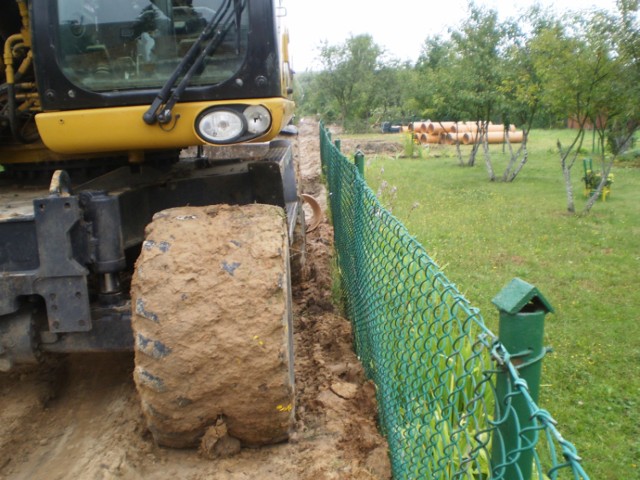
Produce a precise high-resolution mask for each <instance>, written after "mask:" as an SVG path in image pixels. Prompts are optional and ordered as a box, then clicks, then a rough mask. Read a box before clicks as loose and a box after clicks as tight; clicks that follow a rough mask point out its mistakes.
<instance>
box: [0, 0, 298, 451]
mask: <svg viewBox="0 0 640 480" xmlns="http://www.w3.org/2000/svg"><path fill="white" fill-rule="evenodd" d="M280 1H281V0H7V1H4V2H2V5H1V6H0V40H1V41H2V44H3V55H2V57H1V58H2V64H0V67H1V68H0V165H1V167H0V170H1V172H0V272H1V273H0V371H5V372H6V371H10V370H12V369H14V368H17V367H21V366H22V365H28V364H37V363H38V362H39V361H41V360H42V359H43V358H45V357H47V356H50V355H56V354H66V353H74V352H105V351H134V352H135V366H134V372H133V376H134V380H135V383H136V387H137V390H138V392H139V396H140V400H141V406H142V410H143V413H144V416H145V418H146V421H147V425H148V428H149V430H150V431H151V433H152V434H153V437H154V439H155V441H156V442H157V443H158V444H161V445H165V446H170V447H177V448H187V447H191V446H194V445H197V444H198V442H199V441H200V439H201V437H202V436H203V435H204V434H205V432H206V431H207V430H208V429H209V428H210V427H212V426H215V425H220V422H224V424H225V425H226V428H227V430H228V433H229V435H230V436H231V437H234V438H235V439H237V440H238V441H239V442H240V443H241V444H243V445H263V444H269V443H274V442H280V441H283V440H285V439H286V438H287V436H288V433H289V431H290V428H291V426H292V422H293V418H294V409H295V405H294V397H295V394H294V379H293V347H292V345H293V336H292V319H291V273H292V269H293V270H294V273H295V271H296V269H297V268H299V266H300V263H301V261H302V260H303V249H304V248H303V245H304V226H303V223H304V217H303V213H302V209H301V206H300V200H299V195H298V188H297V184H296V174H295V170H294V165H293V153H292V148H291V145H290V143H289V142H288V141H286V140H282V137H277V136H278V134H279V133H280V132H281V130H282V129H283V128H284V127H285V126H287V125H288V124H289V122H290V120H291V119H292V116H293V108H294V104H293V101H292V100H291V94H292V71H291V70H290V67H289V58H288V52H287V46H288V35H287V33H286V31H285V30H284V29H283V26H282V25H281V22H280V20H281V16H282V15H283V13H284V8H283V6H282V5H281V4H280ZM276 137H277V138H276Z"/></svg>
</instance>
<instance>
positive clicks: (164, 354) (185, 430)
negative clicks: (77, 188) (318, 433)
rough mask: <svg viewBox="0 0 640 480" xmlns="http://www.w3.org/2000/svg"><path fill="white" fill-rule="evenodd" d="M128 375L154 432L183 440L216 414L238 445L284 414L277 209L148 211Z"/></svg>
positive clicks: (288, 412) (289, 388)
mask: <svg viewBox="0 0 640 480" xmlns="http://www.w3.org/2000/svg"><path fill="white" fill-rule="evenodd" d="M131 302H132V310H133V312H132V326H133V331H134V335H135V349H136V351H135V370H134V380H135V383H136V387H137V390H138V393H139V395H140V399H141V404H142V410H143V413H144V416H145V417H146V420H147V425H148V428H149V430H150V431H151V433H152V434H153V437H154V439H155V441H156V442H157V443H158V444H160V445H164V446H169V447H176V448H186V447H192V446H195V445H197V444H198V442H199V441H200V439H201V437H202V436H203V435H204V433H205V432H206V430H207V429H208V428H209V427H210V426H212V425H215V424H216V422H219V421H220V420H221V421H223V422H224V423H225V424H226V426H227V429H228V432H229V435H230V436H232V437H235V438H237V439H238V440H240V442H241V443H242V444H243V445H247V446H257V445H265V444H271V443H277V442H280V441H283V440H286V439H287V437H288V434H289V431H290V428H291V426H292V424H293V420H294V380H293V336H292V330H291V329H292V323H291V281H290V272H289V252H288V238H287V228H286V221H285V217H284V212H283V210H282V209H280V208H278V207H273V206H268V205H257V204H254V205H245V206H228V205H216V206H208V207H181V208H175V209H170V210H165V211H163V212H160V213H158V214H156V215H155V217H154V219H153V221H152V222H151V224H149V226H148V227H147V231H146V240H145V242H144V244H143V246H142V252H141V254H140V257H139V258H138V261H137V263H136V269H135V273H134V276H133V279H132V286H131Z"/></svg>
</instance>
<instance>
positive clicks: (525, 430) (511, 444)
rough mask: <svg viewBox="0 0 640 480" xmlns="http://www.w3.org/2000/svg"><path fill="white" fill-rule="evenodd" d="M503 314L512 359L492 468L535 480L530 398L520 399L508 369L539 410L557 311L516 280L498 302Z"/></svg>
mask: <svg viewBox="0 0 640 480" xmlns="http://www.w3.org/2000/svg"><path fill="white" fill-rule="evenodd" d="M492 301H493V303H494V305H495V306H496V307H497V308H498V311H499V313H500V327H499V328H500V330H499V338H500V343H501V344H502V345H503V346H504V348H505V350H506V352H508V353H509V355H510V357H509V358H508V359H505V360H507V361H506V362H505V365H502V366H501V369H500V373H498V375H497V379H496V418H495V422H497V423H498V427H497V432H495V433H494V434H493V436H494V437H493V442H492V452H491V463H492V469H493V473H494V476H495V477H497V478H503V479H505V480H516V479H517V480H530V478H531V473H532V466H533V453H534V447H535V445H534V441H535V440H536V438H535V436H536V431H535V429H532V428H531V427H534V426H535V424H534V422H535V419H534V418H533V417H532V415H531V409H530V406H529V403H528V400H527V398H525V397H524V396H523V395H521V394H518V387H517V386H516V385H515V384H514V379H513V376H512V375H511V374H510V371H509V368H508V367H509V366H508V363H510V364H511V365H512V366H514V367H515V368H516V369H517V371H518V375H519V376H520V378H521V379H523V380H525V381H526V383H527V386H528V390H529V394H530V396H531V398H532V399H533V401H534V402H535V403H536V404H537V402H538V394H539V392H540V374H541V371H542V358H543V357H544V355H545V353H546V349H545V348H544V347H543V345H542V342H543V336H544V319H545V316H546V314H547V313H552V312H553V308H552V307H551V305H550V304H549V303H548V302H547V300H546V299H545V298H544V297H543V296H542V294H541V293H540V292H539V291H538V289H537V288H536V287H534V286H533V285H530V284H529V283H527V282H525V281H523V280H520V279H519V278H514V279H513V280H511V282H510V283H509V284H508V285H507V286H506V287H505V288H503V289H502V291H501V292H500V293H498V295H496V297H495V298H494V299H493V300H492Z"/></svg>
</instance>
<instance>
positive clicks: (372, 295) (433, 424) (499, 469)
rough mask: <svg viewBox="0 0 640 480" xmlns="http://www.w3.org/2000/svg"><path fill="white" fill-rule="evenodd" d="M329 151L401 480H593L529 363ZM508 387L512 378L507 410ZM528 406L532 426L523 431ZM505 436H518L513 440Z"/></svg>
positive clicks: (336, 202)
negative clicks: (523, 366) (544, 401)
mask: <svg viewBox="0 0 640 480" xmlns="http://www.w3.org/2000/svg"><path fill="white" fill-rule="evenodd" d="M320 147H321V157H322V168H323V173H324V175H325V178H326V180H327V183H328V188H329V192H330V196H329V202H330V206H331V216H332V221H333V226H334V235H335V249H336V256H337V260H338V262H337V263H338V269H339V273H340V279H341V285H342V291H343V295H344V302H345V308H346V312H347V316H348V317H349V319H350V320H351V322H352V324H353V330H354V337H355V349H356V352H357V354H358V356H359V358H360V360H361V362H362V364H363V365H364V368H365V371H366V373H367V375H368V377H369V378H371V379H372V380H373V381H374V382H375V384H376V387H377V399H378V404H379V423H380V428H381V430H382V432H383V434H384V435H385V436H386V437H387V440H388V442H389V451H390V458H391V464H392V470H393V476H394V478H395V479H433V480H443V479H469V480H470V479H474V480H480V479H495V480H500V479H505V480H514V479H519V480H520V479H524V480H528V478H537V479H543V480H546V479H564V478H573V479H585V480H587V479H588V478H589V477H588V476H587V474H586V472H585V471H584V470H583V468H582V466H581V463H580V460H581V459H580V457H579V456H578V454H577V452H576V449H575V448H574V446H573V445H572V444H571V443H569V442H568V441H566V440H565V439H563V437H562V436H561V435H560V433H559V431H558V430H557V429H556V426H555V425H556V422H555V421H554V419H553V418H552V417H551V415H550V414H549V413H548V412H547V411H545V410H542V409H540V408H539V407H538V406H537V405H536V403H535V402H534V400H533V398H532V397H531V395H530V392H529V389H528V387H527V384H526V382H525V381H524V380H523V379H521V378H520V376H519V374H518V368H517V367H516V363H517V362H513V361H512V359H513V358H514V357H515V356H517V355H518V353H517V352H516V353H515V354H511V353H510V352H507V351H506V350H505V348H504V346H503V345H502V344H501V343H500V341H499V339H498V337H497V336H496V335H494V334H493V333H492V332H491V331H490V330H489V329H488V328H487V327H486V326H485V324H484V321H483V319H482V317H481V315H480V312H479V310H478V309H476V308H474V307H472V306H471V305H470V304H469V302H468V301H467V300H466V299H465V298H464V297H463V296H462V295H461V294H460V293H459V291H458V290H457V289H456V287H455V285H454V284H452V283H451V282H449V281H448V280H447V278H446V277H445V275H444V274H443V272H442V271H441V270H440V269H439V267H438V266H437V265H436V264H435V262H434V261H433V260H432V259H431V258H430V257H429V255H428V254H427V252H426V251H425V249H424V248H423V247H422V246H421V245H420V244H419V243H418V242H417V241H416V240H415V239H414V238H413V237H412V236H411V235H410V234H409V232H408V231H407V229H406V228H405V227H404V226H403V225H402V223H400V222H399V221H398V220H397V219H396V218H394V217H393V216H392V215H391V214H390V213H389V212H388V211H387V210H385V209H384V208H383V207H382V206H381V204H380V203H379V202H378V199H377V197H376V195H375V194H374V193H373V192H372V191H371V190H370V189H369V188H368V187H367V185H366V183H365V182H364V180H363V179H362V177H361V176H360V174H359V173H358V171H357V169H356V167H355V166H354V165H353V164H352V163H350V162H349V161H348V160H347V158H346V157H345V156H344V155H342V154H341V152H340V150H339V148H338V147H337V146H336V145H334V144H333V143H332V140H331V135H330V133H329V132H328V130H327V129H326V128H325V127H324V125H321V126H320ZM498 375H506V377H507V382H506V385H507V392H506V395H504V399H503V401H502V402H500V401H498V400H497V399H496V379H497V377H498ZM518 402H525V405H526V408H528V412H529V413H530V416H531V417H530V420H531V422H530V424H529V425H524V426H521V425H520V423H519V420H518V416H517V415H516V411H515V410H516V408H515V405H516V404H517V403H518ZM505 426H508V427H507V429H512V430H513V429H515V432H516V434H515V435H504V434H503V432H504V431H505V428H502V427H505ZM507 437H508V438H507ZM523 460H524V462H523ZM523 464H524V467H523ZM530 474H531V477H529V475H530Z"/></svg>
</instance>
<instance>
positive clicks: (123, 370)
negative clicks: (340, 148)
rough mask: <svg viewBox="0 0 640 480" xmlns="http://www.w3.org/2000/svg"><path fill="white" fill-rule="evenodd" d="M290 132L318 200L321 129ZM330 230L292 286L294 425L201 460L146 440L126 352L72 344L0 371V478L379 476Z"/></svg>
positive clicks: (311, 246) (317, 479)
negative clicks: (277, 435) (97, 351)
mask: <svg viewBox="0 0 640 480" xmlns="http://www.w3.org/2000/svg"><path fill="white" fill-rule="evenodd" d="M317 128H318V127H317V124H316V123H314V122H304V121H303V122H302V123H301V125H300V134H299V136H298V137H297V138H296V139H295V140H293V141H294V143H295V144H296V158H297V160H298V162H299V166H300V173H301V177H302V183H303V187H302V190H303V193H310V194H313V195H314V196H316V197H317V198H319V199H320V200H321V203H322V205H323V207H324V206H325V205H326V201H325V198H324V190H323V187H322V185H321V184H320V160H319V147H318V130H317ZM332 238H333V236H332V231H331V227H330V226H329V225H328V223H327V222H326V220H325V221H323V222H322V223H321V225H320V226H319V228H318V229H317V230H315V231H314V232H312V233H310V234H308V236H307V251H308V254H307V255H308V257H307V258H308V260H307V261H308V264H309V267H310V268H309V270H310V271H309V276H308V278H307V280H306V281H304V282H303V283H302V284H300V285H297V286H294V302H295V306H294V310H295V316H294V326H295V333H294V344H295V357H296V366H295V374H296V389H297V392H296V397H297V405H298V407H297V413H296V430H295V432H294V433H293V435H292V437H291V439H290V441H289V442H288V443H284V444H280V445H275V446H272V447H268V448H262V449H256V450H252V449H244V450H242V451H241V452H240V453H239V454H237V455H235V456H233V457H231V458H227V459H218V460H209V459H207V458H205V457H204V456H203V455H201V454H200V453H199V452H197V451H195V450H170V449H165V448H160V447H157V446H156V445H154V443H153V440H152V439H151V436H150V435H149V433H148V432H147V430H146V428H145V426H144V421H143V418H142V413H141V410H140V406H139V401H138V397H137V394H136V391H135V386H134V383H133V380H132V371H133V354H118V355H115V354H109V355H106V354H101V355H73V356H69V357H66V358H64V359H60V361H59V362H57V363H56V364H51V365H49V366H46V367H43V368H40V369H38V370H31V371H24V372H14V373H11V374H0V451H1V452H2V455H1V456H0V479H47V480H56V479H113V478H123V479H151V478H153V479H160V480H164V479H167V480H168V479H171V480H176V479H194V480H195V479H284V480H288V479H302V480H304V479H313V480H328V479H347V480H348V479H387V478H390V467H389V462H388V457H387V452H386V443H385V441H384V439H383V438H382V437H381V436H380V435H379V434H378V433H377V430H376V424H375V416H376V404H375V390H374V388H375V387H374V386H373V385H372V384H371V383H370V382H366V381H365V379H364V376H363V372H362V368H361V367H360V365H359V363H358V360H357V358H356V357H355V355H354V354H353V351H352V349H351V330H350V325H349V323H348V322H347V321H346V320H345V319H343V318H342V317H340V315H339V314H338V312H337V311H336V310H335V309H334V307H333V305H332V303H331V276H330V262H331V258H330V257H331V248H332V246H331V245H332Z"/></svg>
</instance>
